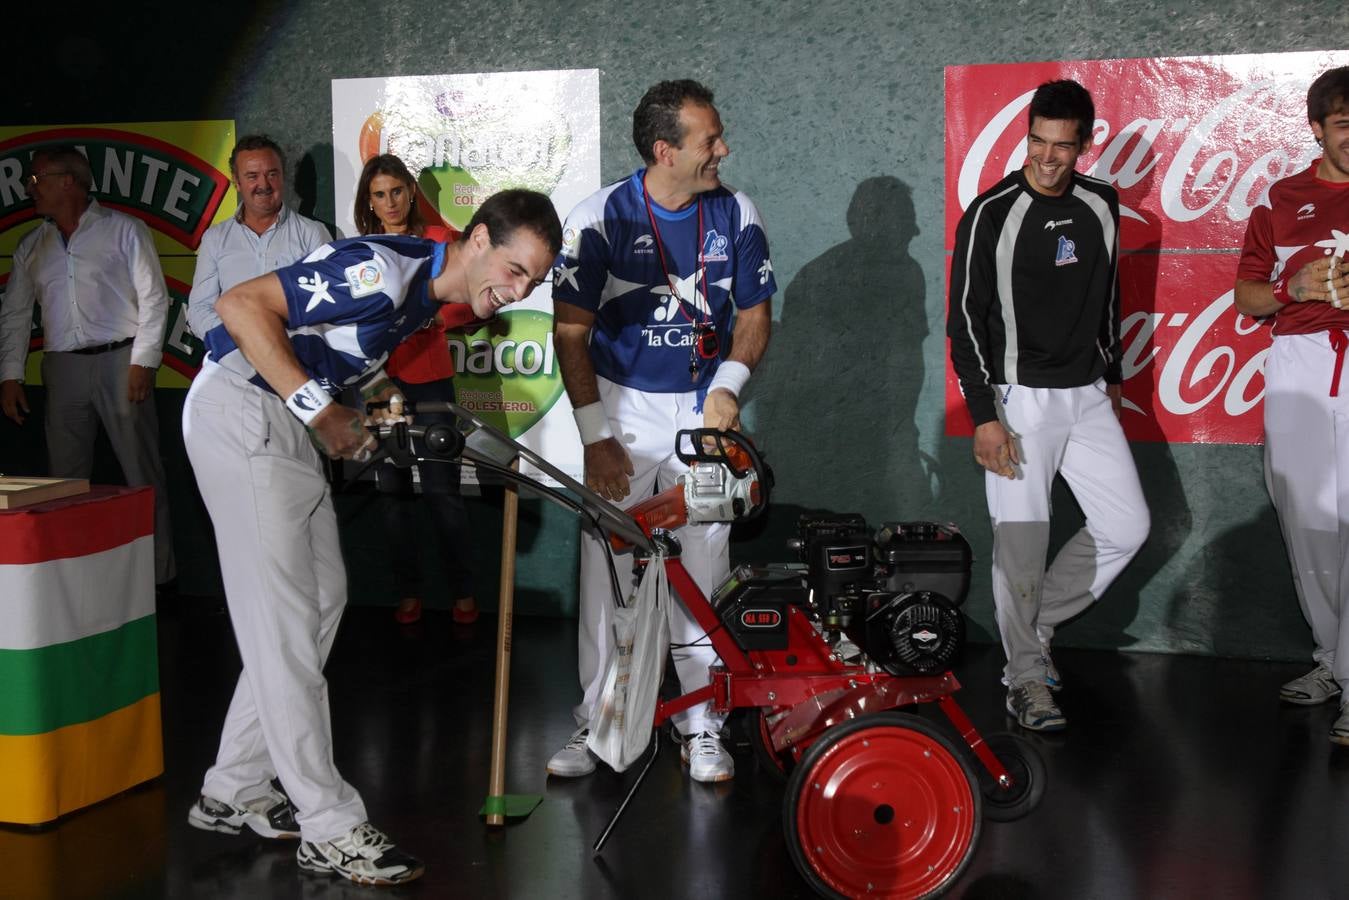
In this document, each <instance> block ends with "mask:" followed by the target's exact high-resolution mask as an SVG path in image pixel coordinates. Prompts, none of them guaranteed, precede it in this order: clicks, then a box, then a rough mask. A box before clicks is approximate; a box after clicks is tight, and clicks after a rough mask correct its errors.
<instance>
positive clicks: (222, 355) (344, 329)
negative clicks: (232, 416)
mask: <svg viewBox="0 0 1349 900" xmlns="http://www.w3.org/2000/svg"><path fill="white" fill-rule="evenodd" d="M444 265H445V247H444V245H443V244H438V243H436V242H434V241H425V240H421V239H418V238H413V237H405V236H399V235H369V236H366V237H361V238H351V239H350V240H342V241H333V242H332V243H330V244H324V245H323V246H322V247H319V248H318V249H317V250H315V251H314V252H313V253H310V254H309V255H308V256H307V257H305V258H304V259H303V260H301V261H300V262H298V263H295V264H294V265H291V266H286V267H284V268H281V269H277V270H276V272H275V273H273V274H275V275H276V276H277V277H278V278H279V279H281V288H282V290H284V291H285V294H286V312H287V315H286V335H287V336H288V337H289V338H290V344H291V347H293V348H294V350H295V356H296V357H297V358H298V359H299V361H300V365H301V366H303V367H304V369H305V371H306V372H308V373H309V374H310V376H311V377H313V379H314V380H315V381H317V382H318V383H319V384H320V385H321V386H322V387H323V389H324V390H325V391H327V392H328V393H330V394H333V395H337V394H339V393H341V391H342V389H343V388H344V387H346V386H348V385H352V384H355V383H356V382H358V381H360V380H361V379H362V378H364V377H365V376H366V375H367V374H368V373H370V372H371V371H373V370H375V369H376V368H378V367H379V366H380V365H382V364H383V362H384V360H385V359H386V358H387V357H388V355H389V352H390V351H391V350H393V348H394V347H397V346H398V344H399V343H400V342H401V341H402V340H403V338H405V337H407V336H408V335H409V334H411V333H412V332H414V331H416V330H417V329H419V328H421V327H422V326H423V325H425V324H426V323H427V322H428V321H429V320H430V319H431V318H433V317H434V316H435V315H436V312H437V310H439V308H440V303H438V302H437V301H435V300H433V299H431V297H430V296H429V295H428V293H427V285H428V284H429V282H430V281H431V279H432V278H434V277H435V276H436V275H438V274H439V273H440V271H441V269H442V268H444ZM205 343H206V348H207V350H208V351H209V352H210V357H211V359H213V360H214V361H216V362H218V363H219V364H220V365H222V366H224V367H225V368H227V369H229V370H230V371H232V372H235V373H237V374H238V375H241V376H242V377H244V378H247V379H248V380H249V381H250V382H252V383H253V384H255V385H257V386H258V387H260V388H263V389H264V390H268V391H271V390H272V388H271V386H270V385H268V384H267V382H266V381H265V380H263V378H262V376H261V375H259V374H258V373H257V370H256V369H254V368H253V366H252V364H251V363H249V361H248V360H247V359H246V358H245V357H244V355H243V353H241V352H240V351H239V346H238V344H236V343H235V342H234V338H233V337H232V336H231V335H230V333H229V332H228V331H227V330H225V326H224V325H217V326H216V327H215V328H212V329H211V330H210V331H208V332H207V333H206V339H205ZM273 393H274V392H273Z"/></svg>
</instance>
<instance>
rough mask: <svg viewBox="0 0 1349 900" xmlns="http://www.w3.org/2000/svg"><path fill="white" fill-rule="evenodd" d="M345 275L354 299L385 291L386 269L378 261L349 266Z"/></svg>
mask: <svg viewBox="0 0 1349 900" xmlns="http://www.w3.org/2000/svg"><path fill="white" fill-rule="evenodd" d="M343 274H344V275H346V277H347V287H348V288H350V289H351V296H353V297H364V296H366V295H367V294H377V293H379V292H380V291H382V290H384V267H383V266H382V265H381V264H380V262H379V260H378V259H371V260H366V261H365V262H360V263H357V264H356V265H354V266H347V268H346V269H345V270H344V271H343Z"/></svg>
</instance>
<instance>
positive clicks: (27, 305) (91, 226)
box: [0, 146, 175, 584]
mask: <svg viewBox="0 0 1349 900" xmlns="http://www.w3.org/2000/svg"><path fill="white" fill-rule="evenodd" d="M92 185H93V175H92V173H91V171H90V168H89V161H88V160H87V159H85V157H84V155H83V154H82V153H80V152H79V151H78V150H76V149H75V148H74V147H73V146H59V147H47V148H43V149H41V150H39V151H37V152H36V153H34V154H33V160H32V163H31V164H30V167H29V173H28V176H27V177H26V178H25V179H24V187H25V188H26V189H27V191H28V194H29V196H30V197H31V198H32V200H33V209H34V211H35V212H36V213H37V214H38V215H39V216H42V217H43V218H44V219H45V221H44V222H43V223H42V224H40V225H39V226H38V227H37V228H35V229H33V231H31V232H29V233H28V234H27V235H26V236H25V237H24V239H23V240H22V241H20V242H19V245H18V247H16V248H15V250H14V267H13V270H12V271H11V273H10V278H9V284H8V286H7V288H6V291H5V297H4V303H3V305H0V409H3V411H4V414H5V415H6V416H7V417H9V418H10V419H12V420H14V421H15V422H16V423H18V424H20V425H22V424H23V422H24V417H25V416H26V415H27V413H28V412H29V409H28V398H27V395H26V394H25V392H24V389H23V378H24V371H25V368H26V362H27V358H28V341H29V336H30V334H31V329H32V320H33V304H34V303H40V304H41V306H42V335H43V350H44V355H43V359H42V382H43V384H44V385H45V387H46V390H47V395H46V401H47V402H46V432H47V456H48V460H49V464H50V469H51V474H52V475H53V476H55V477H58V478H88V477H89V473H90V472H91V471H92V469H93V464H94V442H95V440H96V438H97V436H98V426H99V424H100V423H102V425H103V429H104V431H106V432H107V435H108V440H109V442H110V443H111V444H112V448H113V452H114V453H116V455H117V461H118V463H119V464H120V465H121V467H122V473H123V474H124V475H125V476H126V480H127V483H128V484H130V485H134V486H140V485H147V484H148V485H151V486H153V487H154V489H155V581H156V582H157V583H159V584H164V583H166V582H168V581H170V580H171V579H172V578H173V577H174V574H175V568H174V559H173V542H172V537H171V535H172V531H171V528H170V523H169V503H168V491H167V489H166V482H165V478H164V466H163V464H162V463H161V462H160V458H159V424H158V420H157V418H156V415H155V404H154V399H153V396H152V394H151V389H152V388H153V386H154V380H155V370H156V369H157V368H159V363H160V358H161V355H162V346H163V341H164V326H165V320H166V317H167V315H168V307H169V295H168V291H167V290H166V288H165V286H164V273H163V272H162V270H161V269H160V266H159V256H158V255H157V254H156V252H155V246H154V242H153V241H152V240H151V238H150V232H149V230H148V229H147V228H146V227H145V225H144V224H143V223H142V222H140V221H139V220H137V219H134V218H132V217H131V216H128V215H124V214H122V213H120V212H116V211H114V210H110V209H105V208H104V207H102V206H100V205H99V203H98V201H97V200H95V199H93V198H91V197H90V196H89V190H90V188H91V186H92Z"/></svg>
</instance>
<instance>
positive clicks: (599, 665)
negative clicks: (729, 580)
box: [572, 378, 731, 734]
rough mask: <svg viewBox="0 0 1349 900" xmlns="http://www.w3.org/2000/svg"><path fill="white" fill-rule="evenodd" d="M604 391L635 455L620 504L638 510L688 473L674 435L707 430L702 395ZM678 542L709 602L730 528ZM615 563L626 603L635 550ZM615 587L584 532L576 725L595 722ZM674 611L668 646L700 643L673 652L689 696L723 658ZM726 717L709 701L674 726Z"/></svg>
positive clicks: (690, 728)
mask: <svg viewBox="0 0 1349 900" xmlns="http://www.w3.org/2000/svg"><path fill="white" fill-rule="evenodd" d="M599 388H600V400H601V401H602V402H603V403H604V411H605V413H607V414H608V416H609V425H610V427H611V428H612V429H613V432H614V435H615V436H616V437H617V438H618V440H619V442H620V443H622V444H623V447H624V449H626V450H627V451H628V456H630V457H631V458H632V467H633V470H634V472H635V474H634V475H633V476H632V478H631V486H632V493H630V494H629V495H628V496H627V497H625V498H624V500H623V502H622V503H621V504H620V505H621V506H623V507H624V508H626V507H629V506H635V505H636V504H638V503H641V502H642V501H643V500H646V499H647V498H648V497H650V496H651V495H652V493H653V492H656V493H658V492H660V491H663V490H665V489H666V488H668V487H670V486H671V485H673V484H674V483H675V479H676V478H677V477H678V476H679V475H680V474H681V473H683V472H686V471H688V467H687V466H685V465H684V464H683V463H681V462H680V461H679V459H678V458H677V457H676V456H675V453H674V447H675V432H676V431H677V430H679V429H681V428H701V427H702V425H703V415H702V413H701V412H695V411H694V407H695V406H696V404H697V401H698V397H697V394H696V392H693V391H689V392H688V393H682V394H654V393H653V394H648V393H644V392H642V391H638V390H634V389H632V388H627V387H623V386H622V385H618V384H614V383H613V382H611V381H606V380H605V379H603V378H601V379H599ZM675 537H676V538H677V539H678V540H679V543H680V546H681V547H682V548H683V555H682V557H681V559H682V562H683V564H684V568H685V569H687V570H688V573H689V575H691V576H692V577H693V580H694V582H695V583H696V584H697V585H698V588H699V589H700V590H701V591H702V592H703V594H704V596H706V597H711V596H712V591H713V590H714V589H715V588H716V586H717V585H718V584H720V583H721V581H722V579H724V578H725V577H726V575H727V573H728V572H729V571H730V552H729V549H728V546H727V545H728V543H729V541H730V537H731V527H730V526H729V525H725V524H720V523H718V524H715V525H698V526H685V527H683V528H681V529H679V530H678V531H676V532H675ZM613 564H614V570H615V571H616V572H617V574H618V583H619V588H620V590H622V591H623V594H624V599H625V600H626V599H627V597H628V595H630V594H631V592H632V588H633V586H634V585H635V584H636V581H635V580H634V579H633V577H632V553H631V552H628V553H615V554H614V563H613ZM611 585H612V582H611V581H610V579H609V553H608V544H607V543H606V542H603V541H601V540H600V539H599V538H597V537H596V536H595V535H594V534H592V533H591V532H590V530H589V529H583V530H582V533H581V596H580V622H579V626H578V629H577V630H578V635H577V663H578V668H579V670H580V676H581V689H582V690H583V691H584V692H585V693H584V696H583V698H582V700H581V704H580V705H579V706H577V707H576V708H575V709H574V710H572V713H573V715H574V716H575V717H576V724H577V725H584V724H586V723H587V722H589V721H590V716H591V713H592V712H593V711H594V709H595V703H596V701H597V700H598V699H599V693H600V690H601V689H602V688H603V686H604V685H603V681H604V672H605V664H606V663H607V662H608V659H609V653H610V649H611V647H612V646H613V628H612V617H611V616H610V612H611V610H613V608H614V599H613V588H612V587H611ZM668 609H669V613H668V618H669V622H670V643H671V644H673V645H678V644H697V646H691V647H684V648H675V649H672V650H671V656H672V658H673V659H674V664H675V672H676V673H677V674H678V676H679V685H680V688H681V689H682V690H683V691H684V692H685V693H688V692H689V691H693V690H697V689H698V688H700V687H704V686H705V685H707V684H708V683H709V681H710V678H709V677H708V671H707V670H708V667H709V666H713V665H716V664H717V663H718V659H717V654H716V651H714V650H713V649H712V644H711V641H710V640H708V638H707V637H706V636H705V635H704V632H703V629H702V628H701V627H699V625H698V623H697V622H696V621H694V619H693V617H692V616H691V615H689V612H688V610H687V609H686V608H685V607H684V604H683V603H671V604H670V605H669V607H668ZM724 718H725V717H724V716H716V715H713V714H712V712H711V710H710V708H709V704H706V703H703V704H699V705H698V706H695V707H693V708H692V709H690V710H687V711H686V712H683V713H680V714H679V715H677V716H675V717H674V724H675V727H676V728H678V729H679V731H680V732H681V733H683V734H695V733H697V732H700V731H716V730H718V729H720V728H721V723H722V720H723V719H724Z"/></svg>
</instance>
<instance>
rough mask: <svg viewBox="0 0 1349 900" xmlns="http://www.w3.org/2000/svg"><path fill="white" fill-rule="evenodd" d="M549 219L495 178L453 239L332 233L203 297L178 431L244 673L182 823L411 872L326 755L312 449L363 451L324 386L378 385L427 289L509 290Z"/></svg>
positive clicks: (322, 578) (459, 298)
mask: <svg viewBox="0 0 1349 900" xmlns="http://www.w3.org/2000/svg"><path fill="white" fill-rule="evenodd" d="M561 234H562V230H561V225H560V223H559V222H558V219H557V214H556V213H555V212H554V211H553V207H552V203H551V201H550V200H549V199H548V198H547V197H545V196H544V195H542V194H537V193H534V192H532V191H522V190H512V191H503V192H501V193H499V194H496V195H494V196H493V197H491V198H489V199H488V201H487V202H486V203H484V204H483V205H482V207H481V208H480V209H479V210H478V212H477V213H476V214H475V215H474V216H473V219H472V221H470V222H469V224H468V227H467V228H466V229H464V232H463V235H462V236H461V238H460V239H459V240H458V241H457V242H455V243H453V244H435V243H431V242H428V241H420V240H417V239H415V238H407V237H393V236H383V235H381V236H372V237H366V238H357V239H353V240H346V241H336V242H334V243H331V244H325V245H323V246H321V247H319V248H318V249H317V250H315V251H314V252H313V253H311V254H309V256H308V257H306V258H305V259H304V260H303V261H302V262H299V263H296V264H294V265H291V266H286V267H284V268H281V269H278V270H277V271H276V272H273V273H271V274H267V275H263V276H261V277H259V278H254V279H252V280H250V281H246V282H244V283H242V284H240V285H238V286H236V287H234V288H232V289H230V290H228V291H226V292H225V293H224V294H223V295H222V296H221V298H220V300H219V301H218V302H217V303H216V312H217V314H218V315H219V316H220V319H221V320H222V324H221V325H218V326H216V327H214V328H212V329H211V330H210V331H209V332H208V333H207V334H206V336H205V342H206V346H207V349H208V351H209V355H208V358H207V360H206V362H205V364H204V365H203V366H202V370H201V373H200V374H199V375H198V376H197V378H196V379H195V380H194V381H193V383H192V389H191V390H190V391H189V392H188V396H187V402H186V406H185V408H184V410H183V437H184V440H185V443H186V445H187V452H188V456H189V458H190V459H191V461H192V467H193V469H194V470H195V472H196V476H197V484H198V486H199V487H200V489H201V495H202V499H203V500H204V501H205V503H206V508H207V510H208V511H209V512H210V514H211V521H212V523H213V524H214V526H215V534H216V545H217V547H218V550H219V554H220V569H221V573H222V575H223V576H224V582H225V598H226V601H227V603H228V605H229V610H230V618H231V621H232V623H233V625H234V633H235V638H236V640H237V641H238V644H239V655H240V656H241V657H242V659H243V673H242V675H241V676H240V678H239V683H238V686H237V688H236V689H235V693H234V699H233V701H232V702H231V704H230V709H229V713H228V714H227V716H226V718H225V726H224V729H223V732H222V734H221V738H220V749H219V752H218V754H217V756H216V762H215V765H214V766H212V767H211V769H210V770H209V771H208V772H207V773H206V777H205V779H204V781H203V783H202V789H201V797H200V798H199V799H198V800H197V802H196V803H195V804H194V805H193V806H192V809H191V810H190V812H189V813H188V822H189V823H190V824H192V825H193V826H195V827H198V828H203V829H207V830H212V831H223V832H226V833H238V831H239V830H240V828H241V827H243V826H245V825H247V826H248V827H249V828H250V829H252V830H253V831H255V832H257V833H258V834H261V835H263V836H265V837H274V838H300V847H299V850H298V851H297V854H296V858H297V860H298V862H299V864H300V866H301V867H302V868H304V869H308V870H311V871H318V872H327V873H333V874H338V875H342V876H344V877H347V878H350V879H351V880H353V881H356V882H358V883H362V884H398V883H401V882H405V881H410V880H412V879H414V878H416V877H418V876H420V875H421V874H422V871H423V866H422V863H421V862H420V861H419V860H417V859H415V858H413V857H412V856H409V855H408V854H406V853H403V852H401V851H399V850H398V849H397V848H396V847H394V845H393V843H392V842H391V841H390V840H389V839H388V838H387V837H386V836H385V835H384V834H383V833H381V832H380V831H379V830H377V829H376V828H374V826H372V825H371V824H370V823H369V822H368V821H367V817H366V812H365V806H364V804H363V803H362V801H361V797H360V795H359V794H358V793H357V792H356V790H355V789H354V788H353V787H352V786H351V785H349V784H347V782H346V781H345V780H343V778H342V776H341V775H340V774H339V773H338V771H337V768H336V766H335V765H334V763H333V749H332V734H331V726H330V722H329V715H328V696H327V683H326V681H325V680H324V677H323V664H324V661H325V659H326V658H327V655H328V651H329V649H330V648H331V647H332V642H333V638H334V636H335V634H336V631H337V624H338V621H339V619H340V618H341V614H342V609H343V607H344V606H345V604H346V599H347V598H346V574H345V570H344V568H343V563H342V555H341V550H340V548H339V545H338V535H337V520H336V517H335V516H334V514H333V505H332V498H331V496H330V494H329V490H328V484H327V481H326V480H325V478H324V476H323V471H322V468H321V466H320V460H319V455H318V454H319V450H322V451H323V452H325V453H327V455H329V456H330V457H333V458H345V459H359V458H361V457H362V456H363V455H368V454H369V452H370V450H371V449H372V448H373V446H374V439H373V438H372V437H371V436H370V434H369V433H368V431H367V430H366V428H365V417H364V416H363V415H362V414H361V413H360V412H358V411H357V410H354V409H349V408H347V407H344V406H342V405H340V404H338V403H335V402H333V398H334V397H335V396H336V395H337V394H339V393H340V392H341V391H342V389H343V388H344V387H346V386H349V385H359V386H361V390H362V394H363V395H364V396H375V395H378V394H380V393H383V392H384V390H385V388H384V387H383V386H384V385H386V384H387V385H389V386H390V387H391V383H390V382H388V380H387V379H386V378H385V377H384V376H383V371H382V369H381V368H380V366H381V365H382V363H383V361H384V359H385V358H386V357H387V356H388V354H389V351H390V350H392V349H393V348H394V347H395V346H397V344H398V343H399V342H400V341H401V340H402V339H403V338H404V337H406V336H407V335H408V334H411V333H412V332H414V331H416V330H417V329H418V328H420V327H421V326H422V325H423V324H425V323H426V322H427V321H428V320H429V319H430V318H431V317H432V316H434V315H435V313H436V310H437V309H438V308H439V305H440V304H442V303H467V304H469V305H470V306H471V307H472V309H473V311H474V313H475V315H476V316H477V317H479V318H489V317H490V316H491V315H492V314H493V313H494V312H495V311H496V310H497V309H499V308H500V307H502V306H504V305H505V304H507V303H512V302H514V301H516V300H520V299H522V298H524V297H525V296H526V295H528V294H529V293H530V291H532V290H533V289H534V287H535V286H537V285H538V284H539V282H540V281H541V280H542V279H543V278H544V277H545V276H546V275H547V274H548V271H549V269H550V267H551V263H552V260H553V257H554V255H555V254H556V253H557V251H558V248H559V247H560V246H561V243H562V237H561ZM316 446H317V447H318V448H319V450H316V449H315V447H316ZM273 779H277V780H278V781H279V787H278V786H277V785H276V784H274V782H273ZM282 789H284V790H282ZM292 805H293V806H292Z"/></svg>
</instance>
